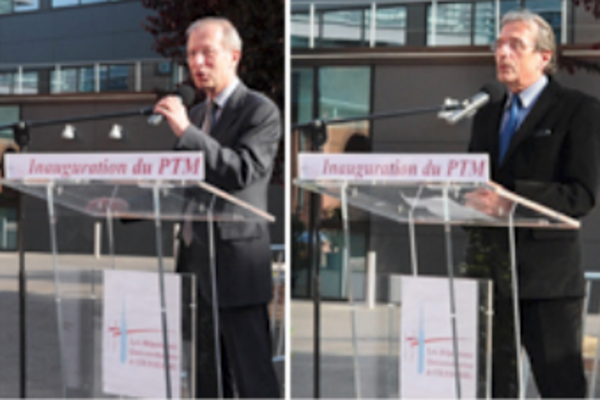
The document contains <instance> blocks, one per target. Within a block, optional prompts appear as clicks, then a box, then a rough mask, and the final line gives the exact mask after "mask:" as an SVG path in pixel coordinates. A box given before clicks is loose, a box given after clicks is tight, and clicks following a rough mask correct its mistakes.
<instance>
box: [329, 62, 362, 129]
mask: <svg viewBox="0 0 600 400" xmlns="http://www.w3.org/2000/svg"><path fill="white" fill-rule="evenodd" d="M370 98H371V71H370V69H369V68H368V67H323V68H321V69H319V100H318V101H319V115H320V116H321V117H322V118H342V117H354V116H361V115H366V114H368V113H369V110H370V106H369V102H370Z"/></svg>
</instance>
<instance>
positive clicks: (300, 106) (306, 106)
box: [292, 68, 314, 123]
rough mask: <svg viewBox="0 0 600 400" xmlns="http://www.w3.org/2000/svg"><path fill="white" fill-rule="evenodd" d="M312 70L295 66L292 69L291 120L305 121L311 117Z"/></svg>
mask: <svg viewBox="0 0 600 400" xmlns="http://www.w3.org/2000/svg"><path fill="white" fill-rule="evenodd" d="M313 75H314V74H313V70H312V69H310V68H295V69H294V70H293V71H292V122H294V123H298V122H307V121H310V120H311V119H312V118H313Z"/></svg>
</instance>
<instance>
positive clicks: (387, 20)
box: [367, 7, 406, 46]
mask: <svg viewBox="0 0 600 400" xmlns="http://www.w3.org/2000/svg"><path fill="white" fill-rule="evenodd" d="M367 19H368V20H369V21H370V20H371V10H368V12H367ZM370 38H371V30H370V29H369V30H368V31H367V39H370ZM405 44H406V7H378V8H377V9H376V12H375V46H403V45H405Z"/></svg>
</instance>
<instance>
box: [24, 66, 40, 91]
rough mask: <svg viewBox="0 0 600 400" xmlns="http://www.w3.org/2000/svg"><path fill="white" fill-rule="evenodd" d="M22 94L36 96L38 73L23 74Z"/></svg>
mask: <svg viewBox="0 0 600 400" xmlns="http://www.w3.org/2000/svg"><path fill="white" fill-rule="evenodd" d="M22 88H23V91H22V93H23V94H37V93H38V73H37V71H29V72H23V83H22Z"/></svg>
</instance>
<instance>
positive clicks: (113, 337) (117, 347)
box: [108, 298, 163, 364]
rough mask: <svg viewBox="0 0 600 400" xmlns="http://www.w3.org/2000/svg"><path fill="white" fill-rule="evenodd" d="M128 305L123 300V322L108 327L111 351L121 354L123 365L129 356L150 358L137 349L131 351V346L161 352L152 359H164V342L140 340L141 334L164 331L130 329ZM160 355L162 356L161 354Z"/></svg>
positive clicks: (155, 333)
mask: <svg viewBox="0 0 600 400" xmlns="http://www.w3.org/2000/svg"><path fill="white" fill-rule="evenodd" d="M127 321H128V318H127V304H126V300H125V298H123V302H122V307H121V321H119V322H116V321H115V322H114V323H113V324H111V326H109V327H108V334H109V340H110V349H111V351H112V352H113V353H115V352H117V351H118V352H119V361H120V362H121V364H126V363H127V360H128V359H129V355H130V353H131V355H133V356H149V355H150V353H145V352H142V351H139V349H138V350H136V349H130V348H129V344H130V343H131V344H132V345H134V346H139V347H142V348H145V349H146V351H149V350H159V352H156V353H153V354H152V355H151V357H154V358H159V359H160V357H162V356H163V355H162V342H156V341H153V340H148V339H138V338H137V337H138V335H139V334H152V335H158V334H160V333H161V332H162V331H161V330H160V329H152V328H129V327H128V326H127ZM159 353H160V354H159ZM135 363H136V364H140V361H138V360H136V361H135ZM141 364H146V363H141Z"/></svg>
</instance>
